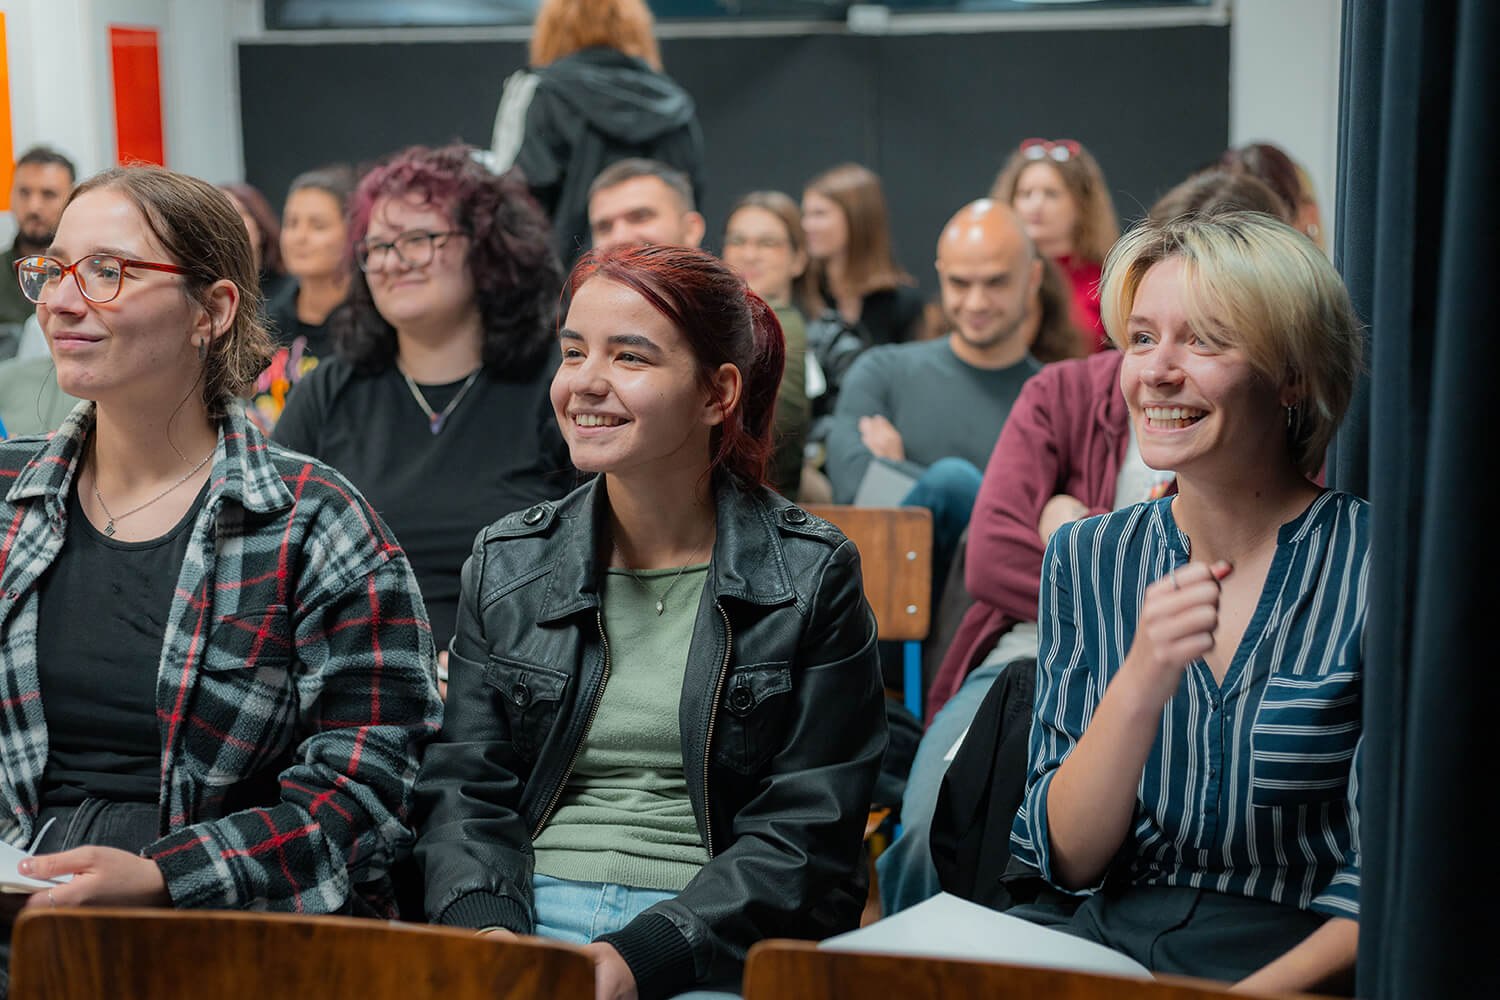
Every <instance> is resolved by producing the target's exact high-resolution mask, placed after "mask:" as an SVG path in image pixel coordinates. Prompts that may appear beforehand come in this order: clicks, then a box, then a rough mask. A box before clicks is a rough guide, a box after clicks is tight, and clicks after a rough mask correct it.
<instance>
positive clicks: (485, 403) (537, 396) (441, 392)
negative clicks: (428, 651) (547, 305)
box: [273, 358, 576, 649]
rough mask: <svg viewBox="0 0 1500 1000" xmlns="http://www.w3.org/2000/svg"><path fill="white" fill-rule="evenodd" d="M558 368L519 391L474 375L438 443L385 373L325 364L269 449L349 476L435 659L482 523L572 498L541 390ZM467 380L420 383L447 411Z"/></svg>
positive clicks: (434, 404) (448, 633)
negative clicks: (405, 581) (393, 551)
mask: <svg viewBox="0 0 1500 1000" xmlns="http://www.w3.org/2000/svg"><path fill="white" fill-rule="evenodd" d="M556 364H557V362H556V361H555V360H550V361H548V362H546V363H544V364H542V365H541V366H540V370H539V371H538V372H537V373H536V375H535V376H533V377H532V378H531V379H529V380H528V381H525V382H505V381H499V380H497V379H494V378H491V377H489V376H488V375H486V374H485V373H480V375H479V377H478V378H476V379H475V380H474V384H473V385H472V386H471V387H470V388H469V391H468V392H467V393H466V394H465V395H464V397H463V398H462V399H461V400H459V402H458V405H457V406H456V407H455V408H454V410H453V412H452V413H450V414H449V415H448V417H447V418H446V420H445V421H444V422H443V427H442V430H441V432H440V433H437V434H434V433H432V431H431V429H430V425H429V421H428V419H427V415H426V414H425V413H424V412H423V411H422V409H421V407H420V406H418V405H417V402H416V400H415V399H414V398H413V397H412V394H411V390H410V389H409V388H408V387H407V385H406V380H405V379H404V378H402V377H401V373H400V371H398V370H397V369H396V368H395V366H392V367H390V368H388V369H386V370H385V371H383V372H381V373H380V374H378V375H362V374H359V373H358V372H356V371H355V370H354V368H353V367H352V366H350V365H349V364H348V363H346V362H344V361H342V360H339V359H337V358H326V359H324V361H323V362H322V364H320V365H318V367H317V368H315V369H313V371H312V372H311V373H309V374H308V376H307V378H305V379H304V380H303V381H302V383H301V384H300V385H299V386H298V387H297V391H296V393H294V394H293V395H292V397H291V398H290V400H288V402H287V407H286V410H285V411H284V412H283V413H282V415H281V420H280V421H279V422H278V423H277V424H276V430H275V433H274V434H273V437H274V439H275V440H276V441H277V442H279V443H281V444H284V445H286V446H287V447H288V448H293V449H296V450H297V451H300V452H303V453H305V454H308V455H312V456H314V457H315V458H319V459H321V460H323V461H324V462H327V463H328V464H329V465H331V466H333V467H334V468H335V469H338V470H339V471H340V472H342V473H343V474H344V475H346V476H348V477H349V479H350V480H351V481H352V482H353V483H354V485H355V486H356V487H357V488H358V489H359V491H360V492H361V493H363V494H364V496H365V499H366V500H368V501H369V502H370V504H371V505H372V506H373V507H374V508H375V510H376V511H377V512H378V513H379V514H380V516H381V518H382V519H383V520H384V521H385V523H386V524H387V525H388V526H389V527H390V529H391V531H392V532H394V533H395V535H396V538H397V539H399V540H400V542H401V546H402V548H403V549H405V550H406V556H407V558H408V559H409V560H410V561H411V565H412V569H413V570H414V571H415V572H416V575H417V583H418V584H419V585H420V586H421V588H422V598H423V600H424V601H425V602H426V603H427V614H428V617H429V618H430V619H431V621H432V634H433V638H434V640H435V641H436V642H437V643H438V648H439V649H446V648H447V646H448V640H449V639H451V638H452V636H453V628H454V624H455V622H456V620H457V616H458V594H459V574H460V571H461V570H462V569H463V564H464V560H465V559H466V558H468V555H469V552H470V550H471V549H472V548H473V545H474V536H475V535H477V534H478V533H479V530H480V529H481V528H483V527H484V526H485V525H487V524H490V523H491V522H493V521H495V520H497V519H499V518H500V517H503V516H504V515H506V514H508V513H510V512H511V511H513V510H520V509H521V508H523V507H529V506H531V505H532V504H534V503H536V502H537V501H538V500H552V499H556V498H558V497H561V496H563V495H564V494H565V493H567V492H568V491H569V490H570V489H572V488H573V486H574V484H575V482H576V477H575V475H574V472H573V466H572V463H571V462H570V460H569V457H568V447H567V444H566V443H565V442H564V441H563V437H562V432H561V431H560V430H558V427H557V421H556V419H555V418H554V417H553V415H552V404H551V402H550V401H549V400H548V398H547V390H548V387H549V385H550V384H551V381H552V372H553V370H554V368H555V367H556ZM462 388H463V381H462V380H460V381H457V382H451V383H448V384H446V385H419V386H418V389H420V390H421V393H422V395H423V396H424V397H425V398H426V400H427V405H428V406H430V407H431V408H432V409H433V411H434V412H436V413H442V412H443V410H444V408H445V407H446V406H447V405H448V404H449V403H450V402H452V401H453V399H454V398H455V397H456V396H457V395H458V393H459V391H460V390H461V389H462Z"/></svg>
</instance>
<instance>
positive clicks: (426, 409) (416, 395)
mask: <svg viewBox="0 0 1500 1000" xmlns="http://www.w3.org/2000/svg"><path fill="white" fill-rule="evenodd" d="M396 370H397V371H399V372H401V377H402V378H403V379H405V380H406V387H407V388H408V389H410V390H411V398H412V399H415V400H416V401H417V405H418V406H420V407H421V408H422V412H423V413H425V414H427V429H428V430H429V431H431V432H432V434H433V435H434V436H436V435H438V434H441V433H442V432H443V425H444V424H446V423H447V422H448V415H449V414H451V413H452V412H453V410H454V408H455V407H456V406H458V403H459V400H461V399H463V398H464V395H465V394H466V393H467V392H468V391H469V387H470V386H471V385H473V384H474V380H475V379H477V378H478V377H479V373H480V372H482V371H484V366H483V365H480V366H479V367H478V368H476V369H474V370H473V371H471V372H469V377H468V378H466V379H464V384H463V387H462V388H460V389H459V390H458V395H457V396H454V397H453V399H452V400H450V401H449V403H448V405H447V406H445V407H443V412H441V413H436V412H434V411H433V409H432V407H430V406H428V405H427V397H426V396H424V395H422V390H421V389H418V388H417V383H416V382H415V381H414V380H413V379H412V377H411V376H410V375H408V374H406V370H405V369H404V368H401V367H400V366H399V365H398V366H397V367H396Z"/></svg>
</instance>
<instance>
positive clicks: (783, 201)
mask: <svg viewBox="0 0 1500 1000" xmlns="http://www.w3.org/2000/svg"><path fill="white" fill-rule="evenodd" d="M724 263H726V264H728V265H729V266H730V267H732V268H734V270H735V271H737V272H739V274H740V276H741V277H742V278H744V279H745V283H746V284H747V285H749V286H750V289H751V291H753V292H755V294H757V295H759V296H760V297H761V298H763V299H765V300H766V303H767V304H768V305H769V306H770V307H771V309H772V310H773V311H774V312H775V313H776V319H777V321H778V322H779V323H780V324H781V332H782V333H783V334H784V335H785V340H786V373H785V374H784V375H782V377H781V389H780V390H779V391H778V392H777V394H776V451H775V453H774V454H773V455H772V456H771V467H770V471H769V473H768V476H769V479H770V482H771V485H772V487H774V488H775V489H776V490H777V491H779V492H780V493H782V494H783V495H784V496H787V497H789V498H791V499H793V500H795V499H797V488H798V485H799V483H800V481H801V478H802V449H803V446H804V445H805V444H806V443H807V428H808V424H809V423H810V422H811V421H812V405H811V404H810V403H809V402H808V399H807V321H806V320H805V319H804V318H803V316H802V310H800V309H798V308H797V303H798V302H799V301H801V300H802V298H803V294H802V291H803V286H805V284H806V281H805V278H806V276H807V237H806V236H805V235H804V234H803V232H802V213H801V211H800V210H799V209H798V208H797V203H796V202H795V201H793V200H792V199H791V198H790V197H788V196H787V195H785V194H782V193H781V192H780V191H751V192H750V193H749V194H747V195H745V196H744V197H742V198H740V200H739V201H737V202H735V203H734V207H733V208H731V209H730V210H729V222H728V223H726V224H725V226H724Z"/></svg>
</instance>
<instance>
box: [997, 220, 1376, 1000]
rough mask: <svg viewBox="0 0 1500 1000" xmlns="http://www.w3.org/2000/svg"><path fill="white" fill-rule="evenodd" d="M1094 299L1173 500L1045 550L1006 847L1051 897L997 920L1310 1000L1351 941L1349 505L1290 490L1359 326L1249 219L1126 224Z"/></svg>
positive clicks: (1306, 466) (1360, 517)
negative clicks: (1171, 477) (1031, 708)
mask: <svg viewBox="0 0 1500 1000" xmlns="http://www.w3.org/2000/svg"><path fill="white" fill-rule="evenodd" d="M1101 301H1102V303H1103V310H1104V317H1105V325H1106V328H1107V329H1108V330H1109V333H1110V336H1111V338H1112V339H1113V340H1114V342H1115V344H1116V345H1117V346H1118V347H1119V349H1120V350H1121V352H1122V354H1123V360H1122V363H1121V370H1120V387H1121V390H1122V391H1123V393H1124V396H1125V401H1126V404H1127V406H1128V407H1129V411H1130V421H1131V427H1132V430H1133V432H1134V434H1135V437H1136V440H1137V442H1138V444H1139V447H1140V450H1141V457H1142V459H1144V461H1145V462H1146V464H1147V465H1149V466H1151V467H1153V468H1158V469H1172V470H1174V471H1175V473H1176V476H1177V495H1176V496H1175V497H1166V498H1163V499H1160V500H1156V501H1153V502H1150V503H1145V504H1140V505H1137V506H1134V507H1130V508H1127V509H1125V510H1122V511H1116V512H1114V513H1111V514H1105V515H1102V516H1099V517H1092V518H1089V519H1087V520H1083V521H1075V522H1072V523H1070V524H1066V525H1064V526H1063V527H1061V528H1059V529H1058V530H1057V532H1056V533H1055V534H1054V535H1053V536H1052V540H1051V541H1050V542H1049V543H1048V546H1047V551H1046V555H1045V557H1044V562H1043V567H1042V592H1041V603H1040V609H1039V610H1040V618H1039V622H1038V629H1039V634H1040V650H1039V654H1038V664H1037V691H1036V708H1035V714H1034V716H1033V722H1032V730H1031V746H1030V758H1031V769H1030V775H1029V777H1028V780H1027V785H1026V793H1025V798H1024V801H1023V804H1022V807H1021V809H1020V811H1019V812H1018V814H1017V816H1016V821H1015V825H1014V829H1013V833H1012V838H1011V840H1012V851H1013V853H1014V854H1015V856H1016V859H1017V860H1020V861H1023V862H1026V863H1029V864H1032V865H1034V866H1035V867H1036V868H1037V869H1038V870H1039V871H1040V872H1041V874H1042V876H1043V877H1044V878H1045V879H1046V880H1047V882H1048V883H1049V884H1050V885H1051V886H1052V887H1053V889H1054V890H1056V892H1055V897H1056V898H1054V899H1050V900H1049V899H1042V900H1038V901H1037V902H1036V903H1034V904H1028V905H1025V906H1021V907H1016V908H1014V909H1012V910H1011V911H1010V912H1011V913H1013V914H1015V915H1017V916H1025V917H1027V918H1028V919H1032V920H1036V921H1038V922H1042V923H1049V924H1055V925H1056V926H1058V927H1059V928H1060V929H1062V930H1065V931H1067V932H1068V933H1072V934H1076V935H1079V936H1081V937H1085V938H1089V939H1092V940H1096V941H1099V942H1101V943H1103V944H1106V945H1108V946H1110V947H1113V948H1115V949H1117V950H1120V951H1123V952H1126V953H1127V954H1130V955H1131V956H1132V957H1134V958H1136V959H1137V960H1138V961H1140V962H1142V963H1143V964H1145V965H1147V966H1148V967H1149V968H1151V969H1153V970H1156V971H1166V972H1176V973H1185V974H1189V975H1198V976H1207V977H1211V978H1216V979H1226V980H1239V981H1242V982H1243V984H1244V986H1245V988H1247V989H1250V988H1254V989H1257V990H1263V991H1266V992H1288V991H1296V990H1310V989H1326V988H1329V986H1330V984H1333V983H1337V982H1339V981H1340V980H1341V979H1342V978H1343V977H1345V976H1347V975H1348V974H1349V973H1350V972H1352V969H1353V965H1354V958H1355V947H1356V941H1357V937H1358V924H1357V920H1358V916H1359V884H1360V881H1359V872H1360V860H1359V858H1360V854H1359V822H1358V817H1359V814H1358V799H1357V792H1358V774H1359V741H1360V690H1361V683H1362V678H1363V652H1362V647H1363V633H1364V626H1365V620H1366V613H1367V608H1366V593H1367V587H1366V584H1367V578H1368V572H1369V510H1368V505H1367V504H1366V503H1365V502H1364V501H1362V500H1359V499H1357V498H1355V497H1352V496H1350V495H1348V494H1344V493H1339V492H1336V491H1332V490H1326V489H1323V488H1321V487H1319V486H1318V485H1317V484H1316V483H1315V482H1314V481H1313V480H1314V477H1315V476H1316V475H1317V474H1318V470H1319V468H1320V466H1321V464H1322V461H1323V452H1324V450H1325V448H1326V446H1327V444H1328V442H1329V441H1330V440H1331V439H1332V437H1333V434H1334V431H1335V430H1336V429H1337V427H1338V423H1339V420H1340V419H1341V418H1342V416H1343V413H1344V410H1345V408H1346V406H1347V405H1348V402H1349V398H1350V396H1351V394H1352V392H1353V387H1354V380H1355V374H1356V371H1357V369H1358V368H1359V365H1360V351H1361V340H1360V334H1359V323H1358V321H1357V319H1356V318H1355V316H1354V312H1353V309H1352V307H1351V306H1350V303H1349V298H1348V294H1347V292H1346V291H1345V289H1344V287H1343V284H1342V282H1341V281H1340V280H1339V277H1338V275H1337V274H1336V273H1335V272H1334V270H1333V268H1332V266H1331V265H1330V264H1329V262H1328V259H1327V258H1326V257H1325V256H1323V254H1322V253H1321V251H1319V250H1318V248H1317V247H1316V246H1315V245H1314V244H1313V243H1312V242H1311V241H1310V240H1308V239H1307V238H1306V237H1305V236H1304V235H1302V234H1301V233H1299V232H1297V231H1296V230H1294V229H1292V228H1291V227H1290V226H1288V225H1287V224H1286V223H1284V222H1281V221H1279V220H1275V219H1272V218H1271V217H1270V216H1266V215H1262V214H1258V213H1230V214H1227V215H1222V216H1217V217H1212V218H1207V219H1205V218H1202V217H1188V218H1186V219H1182V220H1179V221H1175V222H1168V223H1165V224H1155V223H1150V222H1148V223H1146V224H1144V225H1143V226H1141V227H1140V228H1138V229H1137V230H1135V231H1134V232H1132V233H1130V234H1128V235H1127V236H1126V237H1124V238H1123V239H1122V240H1121V241H1120V242H1119V243H1118V244H1116V246H1115V248H1114V250H1113V251H1111V253H1110V256H1109V259H1108V261H1107V262H1106V267H1105V279H1104V290H1103V295H1102V299H1101ZM1064 904H1066V905H1064Z"/></svg>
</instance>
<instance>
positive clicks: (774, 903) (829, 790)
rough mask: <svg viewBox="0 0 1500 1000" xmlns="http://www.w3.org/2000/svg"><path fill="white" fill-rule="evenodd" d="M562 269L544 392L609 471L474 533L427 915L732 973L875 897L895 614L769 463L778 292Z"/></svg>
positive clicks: (686, 265) (607, 992) (502, 934)
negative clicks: (878, 614)
mask: <svg viewBox="0 0 1500 1000" xmlns="http://www.w3.org/2000/svg"><path fill="white" fill-rule="evenodd" d="M570 291H571V293H572V301H571V304H570V306H569V309H568V314H567V318H566V320H565V321H564V323H563V324H562V328H561V330H560V331H559V335H558V342H557V343H558V347H559V348H560V352H561V355H562V361H561V366H560V367H559V368H558V371H557V376H556V377H555V378H554V379H553V382H552V393H551V397H552V406H553V410H554V412H555V414H556V419H557V422H558V423H559V424H560V425H561V426H562V428H563V433H564V435H565V436H566V437H567V439H568V444H569V446H570V448H571V452H572V456H573V461H574V462H575V463H576V464H577V466H578V468H580V469H582V470H585V471H588V472H593V473H597V476H596V478H595V479H594V480H593V481H592V482H591V483H589V484H588V485H586V486H583V487H581V488H580V489H578V490H576V491H574V492H573V493H572V494H570V495H569V496H567V497H566V498H565V499H563V500H561V501H558V502H556V503H541V504H537V505H536V506H534V507H532V508H531V509H529V510H526V511H520V512H517V513H515V514H512V515H510V516H508V517H505V518H502V519H501V520H499V521H497V522H496V523H495V524H493V525H491V526H490V527H489V528H487V529H486V530H485V531H484V532H483V534H481V535H480V536H479V537H478V538H477V539H476V540H475V542H474V549H473V555H472V556H471V557H470V559H469V561H468V563H467V565H466V566H465V569H464V587H463V599H462V604H461V606H460V610H459V624H458V633H457V635H456V636H455V638H454V640H453V646H452V663H451V665H452V671H453V674H452V676H453V687H452V690H451V693H450V697H449V701H448V714H447V716H446V719H445V722H444V726H443V732H442V734H441V735H440V737H439V740H438V741H437V742H436V743H434V744H433V745H432V746H431V748H429V750H428V752H427V755H426V758H425V759H424V762H423V765H422V773H421V775H420V777H419V778H418V781H417V786H418V792H417V795H418V800H419V805H418V810H419V813H420V814H421V817H422V819H421V820H420V823H421V830H422V832H421V835H420V839H419V842H418V848H417V859H418V861H419V862H421V864H422V867H423V869H424V873H425V879H426V901H427V902H426V908H427V914H428V916H429V918H430V919H432V920H433V921H434V922H435V923H439V924H446V925H449V926H457V927H472V928H476V929H480V930H485V931H488V932H489V933H490V934H491V935H493V936H495V937H497V938H500V939H506V938H510V937H513V936H514V935H516V934H537V935H541V936H544V937H551V938H557V939H560V940H564V941H569V942H572V943H575V944H580V945H584V946H585V947H586V949H587V951H588V953H589V955H590V957H591V958H592V959H593V960H594V970H595V990H594V995H595V997H596V998H597V1000H613V998H618V997H641V998H655V997H668V996H675V995H677V994H679V993H681V992H682V991H685V990H693V989H695V988H696V989H704V988H708V989H724V988H726V987H728V988H734V987H736V986H738V980H739V976H740V972H741V970H742V967H743V963H744V960H745V954H746V952H747V950H748V949H749V948H750V946H751V945H752V944H754V943H755V942H756V941H758V940H760V939H762V938H765V937H800V938H811V939H818V938H822V937H826V936H828V935H829V934H832V933H835V932H837V931H841V930H850V929H853V927H854V926H855V925H856V924H857V923H858V921H859V915H860V912H861V910H862V909H863V906H864V900H865V896H866V887H865V877H864V872H865V866H866V861H865V859H864V851H863V848H862V837H863V832H864V824H865V819H866V817H867V815H868V810H869V802H870V793H871V789H872V787H873V785H874V781H875V775H876V771H877V768H878V766H879V763H880V758H881V754H882V752H883V750H884V747H885V743H886V733H885V716H884V710H883V701H884V696H883V694H882V690H881V685H880V677H879V672H878V670H877V665H876V656H875V621H874V617H873V615H872V614H871V612H870V609H869V605H868V604H867V603H866V602H865V599H864V594H863V587H862V584H861V582H860V571H859V556H858V554H857V553H856V552H855V549H854V546H853V544H852V543H850V542H849V541H848V539H846V538H845V537H844V536H843V535H842V534H841V533H840V532H839V530H838V529H837V528H835V527H833V526H832V525H830V524H828V523H827V522H825V521H821V520H819V519H818V518H815V517H812V516H810V515H809V514H807V513H806V512H805V511H803V510H801V509H800V508H797V507H795V506H792V505H791V504H790V503H789V502H787V501H786V500H785V499H783V498H782V497H779V496H777V495H776V494H774V493H772V492H771V491H770V490H768V489H766V488H765V487H764V486H762V485H761V480H762V475H763V470H764V467H765V461H766V457H767V456H768V454H769V453H770V450H771V421H772V416H771V410H772V406H773V404H774V400H775V396H776V390H777V386H778V384H779V383H780V380H781V369H782V364H783V349H782V342H781V341H782V338H781V334H780V331H779V330H778V328H777V322H776V318H775V316H774V315H773V314H772V313H771V311H770V309H769V308H768V307H767V306H766V304H765V303H764V302H763V301H762V300H761V299H760V298H759V297H758V296H756V295H755V294H754V293H753V292H749V291H748V290H747V289H746V286H745V283H744V282H743V281H742V280H741V279H740V278H739V277H738V276H737V275H736V274H734V273H733V272H732V271H731V270H729V268H727V267H725V266H724V265H723V264H721V263H720V262H719V261H717V260H715V259H714V258H713V257H711V256H710V255H708V254H706V253H704V252H702V251H700V250H693V249H688V248H686V247H671V246H660V245H657V246H643V245H626V246H620V247H616V248H612V249H609V250H603V251H594V252H593V253H591V254H589V255H588V256H586V257H584V258H583V260H582V261H580V263H579V265H578V267H577V268H575V269H574V271H573V275H572V279H571V281H570Z"/></svg>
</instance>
